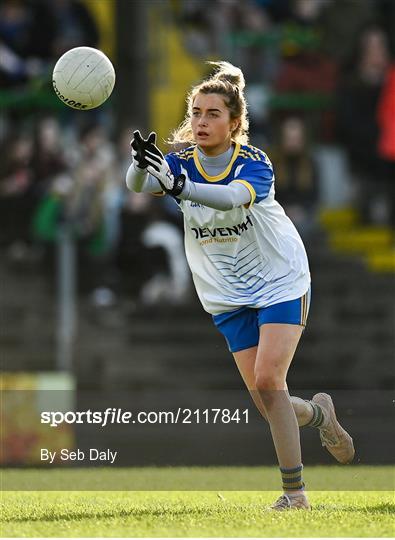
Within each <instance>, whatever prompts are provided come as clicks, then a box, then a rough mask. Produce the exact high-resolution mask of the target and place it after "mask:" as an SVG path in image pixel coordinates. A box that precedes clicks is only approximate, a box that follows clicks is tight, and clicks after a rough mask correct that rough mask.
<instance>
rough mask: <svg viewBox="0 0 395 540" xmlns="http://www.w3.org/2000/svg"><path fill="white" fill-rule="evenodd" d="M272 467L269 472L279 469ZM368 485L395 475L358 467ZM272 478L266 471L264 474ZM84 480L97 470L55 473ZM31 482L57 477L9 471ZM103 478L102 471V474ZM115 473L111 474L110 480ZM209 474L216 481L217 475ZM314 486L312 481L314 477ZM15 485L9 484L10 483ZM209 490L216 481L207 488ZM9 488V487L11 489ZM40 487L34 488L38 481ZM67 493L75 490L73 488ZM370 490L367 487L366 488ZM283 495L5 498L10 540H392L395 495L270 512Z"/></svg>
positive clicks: (332, 499) (139, 473)
mask: <svg viewBox="0 0 395 540" xmlns="http://www.w3.org/2000/svg"><path fill="white" fill-rule="evenodd" d="M272 469H273V468H270V470H272ZM240 470H242V471H243V474H244V476H248V475H251V482H252V483H254V481H255V478H256V475H257V468H251V469H247V468H241V469H238V468H235V469H229V468H227V469H215V468H211V469H197V468H194V469H190V476H191V477H193V476H194V475H196V477H198V476H200V477H202V476H204V475H205V473H206V471H208V473H210V474H211V482H213V481H214V478H215V479H216V482H218V480H219V479H221V477H222V479H223V480H224V485H225V484H226V482H225V479H226V478H228V477H229V475H230V474H231V473H232V472H234V473H235V475H236V476H237V474H238V473H239V472H240ZM346 470H347V468H342V467H315V468H314V474H315V475H318V476H320V477H321V476H322V475H330V476H331V477H332V478H335V477H337V476H338V477H339V478H341V477H342V475H344V473H345V472H346ZM358 470H359V474H360V477H361V478H369V475H370V477H372V476H373V475H374V474H376V473H377V475H380V474H382V472H383V470H384V471H385V474H386V475H388V473H390V474H391V470H390V469H389V468H388V467H385V468H381V467H375V468H373V467H359V469H358ZM118 471H120V472H121V474H122V476H123V477H127V476H132V477H133V476H134V477H136V478H137V477H140V480H141V479H142V478H144V476H145V475H146V474H148V476H147V478H148V477H149V476H150V475H151V480H152V475H153V471H155V474H156V475H157V476H158V477H161V478H162V482H163V483H166V482H168V483H169V484H171V483H172V484H176V483H177V480H178V479H182V478H184V477H185V475H186V473H187V471H188V469H154V470H153V469H151V470H148V473H147V471H145V470H144V469H121V470H119V469H118V470H114V471H113V473H114V474H115V475H116V474H118ZM259 471H260V472H261V473H262V471H263V472H264V471H265V468H263V467H262V468H259ZM71 472H73V473H74V472H76V473H77V474H78V475H79V477H80V478H81V477H82V478H83V477H84V476H86V475H88V476H89V475H90V474H91V473H92V472H94V471H92V470H88V471H87V470H84V469H80V470H72V471H71V470H61V471H59V470H57V471H54V473H55V474H54V478H56V484H54V486H55V487H58V482H61V481H62V477H63V480H64V485H65V486H67V484H68V481H69V478H70V473H71ZM9 474H11V477H13V478H14V480H15V478H16V477H17V476H19V477H20V479H23V482H27V483H29V481H32V479H33V480H34V476H35V475H36V476H37V475H39V474H40V475H41V476H45V475H46V474H49V475H50V474H51V471H48V473H47V472H46V471H21V470H18V471H5V473H3V475H2V476H3V478H2V479H3V486H4V479H5V478H7V475H9ZM95 474H96V475H98V474H99V475H100V470H96V471H95ZM108 474H110V473H108ZM210 474H209V476H210ZM311 480H313V478H311ZM8 481H9V480H8ZM208 483H209V482H208ZM5 484H7V481H6V482H5ZM33 484H34V481H33ZM33 484H32V485H33ZM67 487H68V486H67ZM364 488H365V489H366V488H367V486H363V485H362V483H361V489H364ZM279 493H280V492H279V491H225V490H222V491H220V492H218V491H212V490H210V491H180V490H178V491H3V492H2V501H1V502H2V512H1V515H2V526H1V534H2V536H3V537H4V536H5V537H33V536H35V537H51V536H56V537H62V536H63V537H86V536H93V537H114V536H115V537H169V536H170V537H300V536H304V537H306V536H307V537H392V536H394V533H395V528H394V519H393V518H394V511H395V504H394V495H393V492H392V491H389V490H388V491H310V492H309V498H310V502H311V504H312V505H313V510H312V512H304V511H299V512H283V513H278V512H276V513H274V512H268V511H266V510H265V508H266V507H267V506H268V505H269V504H271V503H272V502H273V501H274V499H275V498H276V497H277V496H278V495H279Z"/></svg>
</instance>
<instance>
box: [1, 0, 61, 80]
mask: <svg viewBox="0 0 395 540" xmlns="http://www.w3.org/2000/svg"><path fill="white" fill-rule="evenodd" d="M55 33H56V24H55V20H54V17H53V14H52V12H51V10H50V9H49V6H48V4H47V2H45V1H40V0H35V1H29V0H0V86H1V87H2V88H5V87H15V86H17V85H21V84H25V83H26V82H28V81H29V80H30V79H32V78H34V77H37V76H40V75H44V74H45V73H46V70H47V66H48V63H49V62H50V61H51V54H52V46H53V43H54V39H55Z"/></svg>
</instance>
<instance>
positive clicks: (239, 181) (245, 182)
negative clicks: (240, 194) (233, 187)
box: [231, 178, 256, 208]
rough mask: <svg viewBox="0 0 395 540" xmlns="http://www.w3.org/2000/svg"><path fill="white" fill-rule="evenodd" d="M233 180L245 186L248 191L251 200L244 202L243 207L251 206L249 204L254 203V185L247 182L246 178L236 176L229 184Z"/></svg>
mask: <svg viewBox="0 0 395 540" xmlns="http://www.w3.org/2000/svg"><path fill="white" fill-rule="evenodd" d="M234 182H238V183H239V184H243V186H245V187H246V188H247V189H248V191H249V192H250V195H251V200H250V202H249V203H248V204H245V205H244V207H245V208H251V206H252V205H253V204H254V202H255V199H256V191H255V189H254V187H253V186H252V185H251V184H250V183H249V182H247V181H246V180H241V179H240V178H237V180H233V181H232V182H231V184H233V183H234Z"/></svg>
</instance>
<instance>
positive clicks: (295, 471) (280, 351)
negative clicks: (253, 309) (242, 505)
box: [255, 323, 309, 510]
mask: <svg viewBox="0 0 395 540" xmlns="http://www.w3.org/2000/svg"><path fill="white" fill-rule="evenodd" d="M302 332H303V327H302V326H300V325H296V324H284V323H270V324H262V325H261V327H260V337H259V345H258V350H257V356H256V362H255V387H256V389H257V390H256V391H257V393H258V394H259V396H260V398H261V400H262V402H263V405H264V408H265V411H266V417H267V419H268V422H269V424H270V431H271V434H272V437H273V442H274V446H275V449H276V454H277V458H278V462H279V465H280V471H281V475H282V480H283V490H284V496H283V497H280V499H279V500H278V501H277V502H276V503H275V505H274V508H275V509H276V510H282V509H285V508H288V507H292V508H309V504H308V501H307V498H306V496H305V494H304V483H303V479H302V470H303V465H302V457H301V448H300V438H299V426H298V422H297V419H296V415H295V411H294V408H293V406H292V403H291V399H290V396H289V394H288V391H287V384H286V377H287V373H288V369H289V366H290V365H291V362H292V359H293V356H294V354H295V351H296V348H297V345H298V343H299V340H300V337H301V335H302Z"/></svg>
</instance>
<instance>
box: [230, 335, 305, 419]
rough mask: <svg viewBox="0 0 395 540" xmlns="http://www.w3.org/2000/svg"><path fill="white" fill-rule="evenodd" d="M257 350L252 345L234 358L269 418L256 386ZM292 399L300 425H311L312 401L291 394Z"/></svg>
mask: <svg viewBox="0 0 395 540" xmlns="http://www.w3.org/2000/svg"><path fill="white" fill-rule="evenodd" d="M257 351H258V346H256V347H250V348H249V349H245V350H243V351H238V352H234V353H233V358H234V359H235V362H236V365H237V368H238V370H239V372H240V375H241V377H242V379H243V381H244V383H245V385H246V387H247V388H248V391H249V392H250V394H251V397H252V399H253V401H254V403H255V405H256V407H257V409H258V410H259V412H260V413H261V415H262V416H263V417H264V418H265V420H267V418H266V413H265V407H264V405H263V403H262V399H261V397H260V395H259V393H258V392H257V391H256V387H255V361H256V354H257ZM290 399H291V403H292V406H293V408H294V411H295V414H296V418H297V420H298V424H299V427H302V426H307V425H309V423H310V422H311V421H312V419H313V417H314V410H313V408H312V406H311V404H310V402H309V401H306V400H305V399H302V398H299V397H296V396H290Z"/></svg>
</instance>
